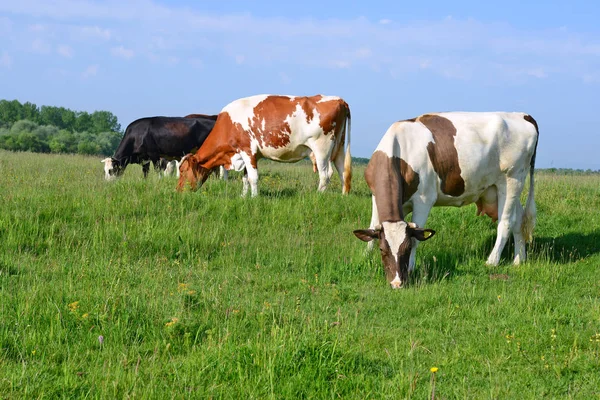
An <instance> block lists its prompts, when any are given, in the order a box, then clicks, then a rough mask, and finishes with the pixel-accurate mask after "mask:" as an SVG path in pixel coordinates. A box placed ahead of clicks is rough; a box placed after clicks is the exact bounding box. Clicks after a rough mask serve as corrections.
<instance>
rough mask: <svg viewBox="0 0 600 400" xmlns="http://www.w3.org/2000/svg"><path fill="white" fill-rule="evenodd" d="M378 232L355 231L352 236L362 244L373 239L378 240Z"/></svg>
mask: <svg viewBox="0 0 600 400" xmlns="http://www.w3.org/2000/svg"><path fill="white" fill-rule="evenodd" d="M379 232H380V231H378V230H375V229H357V230H355V231H354V235H355V236H356V237H357V238H359V239H360V240H362V241H363V242H370V241H371V240H373V239H379Z"/></svg>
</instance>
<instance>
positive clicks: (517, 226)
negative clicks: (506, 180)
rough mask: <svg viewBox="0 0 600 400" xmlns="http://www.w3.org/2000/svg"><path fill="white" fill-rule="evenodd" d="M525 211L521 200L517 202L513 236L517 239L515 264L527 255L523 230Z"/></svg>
mask: <svg viewBox="0 0 600 400" xmlns="http://www.w3.org/2000/svg"><path fill="white" fill-rule="evenodd" d="M519 197H520V196H519ZM524 212H525V210H523V206H522V205H521V202H520V201H519V202H517V205H516V207H515V214H516V215H515V223H514V225H513V227H512V232H513V238H514V240H515V258H514V259H513V264H515V265H518V264H520V263H521V262H523V261H525V258H526V256H527V255H526V253H525V239H524V238H523V232H522V231H521V225H522V222H523V213H524Z"/></svg>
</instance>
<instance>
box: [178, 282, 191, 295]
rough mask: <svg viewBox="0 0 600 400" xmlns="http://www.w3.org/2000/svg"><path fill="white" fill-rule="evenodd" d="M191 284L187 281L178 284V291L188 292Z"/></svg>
mask: <svg viewBox="0 0 600 400" xmlns="http://www.w3.org/2000/svg"><path fill="white" fill-rule="evenodd" d="M189 286H190V285H188V284H187V283H180V284H178V285H177V291H178V292H180V293H181V292H186V291H187V290H188V289H189Z"/></svg>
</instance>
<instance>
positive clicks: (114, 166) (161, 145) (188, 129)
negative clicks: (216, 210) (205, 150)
mask: <svg viewBox="0 0 600 400" xmlns="http://www.w3.org/2000/svg"><path fill="white" fill-rule="evenodd" d="M216 120H217V116H216V115H202V114H191V115H189V116H188V117H149V118H141V119H138V120H136V121H133V122H132V123H131V124H129V126H127V129H126V130H125V134H124V135H123V139H122V140H121V143H120V144H119V146H118V147H117V150H116V151H115V154H114V156H113V157H109V158H105V159H104V160H102V163H104V173H105V178H106V179H107V180H112V179H114V178H116V177H118V176H120V175H122V174H123V172H124V171H125V168H126V167H127V165H128V164H132V163H135V164H142V171H143V173H144V177H147V176H148V171H149V169H150V162H152V163H153V164H154V168H155V169H156V170H157V171H159V170H160V169H161V167H160V158H164V159H166V160H174V159H176V160H178V159H180V158H181V157H183V156H184V155H185V154H188V153H192V152H195V151H196V150H198V149H199V148H200V146H201V145H202V143H204V141H205V140H206V138H207V137H208V134H209V133H210V132H211V130H212V128H213V126H214V125H215V122H216Z"/></svg>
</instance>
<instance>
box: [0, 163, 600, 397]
mask: <svg viewBox="0 0 600 400" xmlns="http://www.w3.org/2000/svg"><path fill="white" fill-rule="evenodd" d="M259 168H260V174H261V178H260V181H259V189H260V196H259V197H258V198H254V199H250V198H246V199H243V198H241V197H240V194H241V182H240V180H239V179H236V178H235V177H234V179H232V180H230V181H229V182H222V181H219V180H216V179H210V180H209V181H208V182H207V184H206V185H205V187H203V188H202V189H201V190H200V191H199V192H197V193H190V192H185V193H176V192H175V190H174V187H175V184H176V181H175V179H174V178H165V179H159V178H158V177H157V176H156V175H154V174H151V175H150V178H149V179H148V180H143V179H142V173H141V168H139V167H137V166H132V167H130V168H128V170H127V172H126V173H125V176H124V177H123V179H121V180H119V181H116V182H112V183H107V182H104V181H103V179H102V165H101V164H100V162H99V160H98V159H95V158H89V157H82V156H56V155H54V156H52V155H39V154H29V153H8V152H0V397H2V398H55V397H63V398H79V397H90V398H124V397H133V398H146V397H151V398H171V397H175V398H181V397H190V398H204V397H207V398H241V397H243V398H294V399H296V398H338V397H341V398H357V399H365V398H394V399H395V398H415V399H423V398H426V397H428V396H430V393H431V389H432V388H431V382H432V379H431V376H430V375H431V372H430V368H431V367H434V366H435V367H438V368H439V371H438V372H437V373H436V377H435V395H436V396H437V397H438V398H477V399H479V398H540V397H550V398H582V399H587V398H597V397H598V396H600V389H598V388H600V374H599V373H598V371H599V368H600V270H599V264H600V254H599V252H600V216H599V213H598V210H600V177H598V176H591V175H584V176H576V177H575V176H566V175H554V174H545V173H540V174H538V175H537V176H536V180H537V188H536V200H537V209H538V224H537V229H536V232H535V239H534V243H533V245H532V246H531V247H530V251H529V260H530V261H529V262H527V263H525V264H524V265H521V266H518V267H514V266H512V265H510V260H511V259H512V245H510V244H509V246H507V250H505V253H504V257H503V264H502V265H501V266H499V267H497V268H489V267H486V266H485V265H484V262H485V259H486V257H487V255H488V253H489V251H490V250H491V248H492V246H493V240H494V238H495V224H494V223H492V222H491V220H489V219H487V218H481V217H476V216H475V207H474V206H470V207H464V208H461V209H454V208H453V209H450V208H438V209H434V210H433V212H432V214H431V217H430V219H429V221H428V227H430V228H432V229H435V230H437V235H436V236H435V237H434V238H433V239H432V240H429V241H428V242H427V243H424V244H423V245H421V246H420V247H419V252H418V257H417V264H418V267H417V270H416V271H415V273H414V275H413V278H412V284H411V286H410V287H408V288H406V289H403V290H396V291H394V290H391V289H390V288H389V285H388V284H387V282H386V280H385V277H384V275H383V271H382V266H381V261H380V256H379V254H378V253H377V252H374V253H371V254H367V253H365V248H366V246H365V245H364V243H362V242H360V241H359V240H358V239H356V238H355V237H354V236H353V234H352V230H353V229H357V228H366V227H368V224H369V221H370V215H371V211H370V207H371V205H370V193H369V191H368V188H367V186H366V184H365V183H364V180H363V179H362V171H363V168H364V167H357V168H355V173H354V176H355V178H354V182H353V191H352V193H351V194H350V195H349V196H344V197H343V196H341V185H340V182H339V179H337V177H334V179H333V181H332V185H331V187H330V188H329V190H328V192H326V193H323V194H320V193H317V192H316V187H317V181H318V179H317V177H316V175H314V174H313V173H312V171H311V168H310V165H309V164H308V163H305V164H302V163H300V164H292V165H284V164H275V163H267V162H265V163H261V164H260V166H259Z"/></svg>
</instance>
